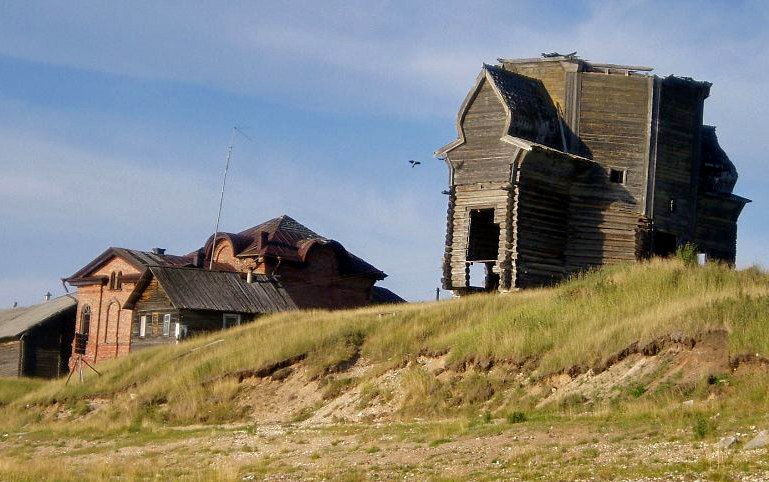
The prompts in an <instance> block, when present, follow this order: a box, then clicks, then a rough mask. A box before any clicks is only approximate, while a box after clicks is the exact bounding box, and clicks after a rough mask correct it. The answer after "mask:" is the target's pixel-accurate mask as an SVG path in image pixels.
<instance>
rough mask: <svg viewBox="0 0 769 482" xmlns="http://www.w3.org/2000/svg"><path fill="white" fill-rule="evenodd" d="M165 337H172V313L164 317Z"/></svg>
mask: <svg viewBox="0 0 769 482" xmlns="http://www.w3.org/2000/svg"><path fill="white" fill-rule="evenodd" d="M163 336H171V313H166V314H164V315H163Z"/></svg>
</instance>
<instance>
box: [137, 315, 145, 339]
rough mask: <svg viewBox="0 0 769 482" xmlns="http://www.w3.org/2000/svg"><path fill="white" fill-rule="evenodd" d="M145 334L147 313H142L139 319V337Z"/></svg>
mask: <svg viewBox="0 0 769 482" xmlns="http://www.w3.org/2000/svg"><path fill="white" fill-rule="evenodd" d="M145 336H147V315H142V316H141V318H140V319H139V338H144V337H145Z"/></svg>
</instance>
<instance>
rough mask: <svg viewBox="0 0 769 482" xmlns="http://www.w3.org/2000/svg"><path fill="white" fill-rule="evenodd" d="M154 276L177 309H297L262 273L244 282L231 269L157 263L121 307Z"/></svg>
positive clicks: (132, 304) (133, 302)
mask: <svg viewBox="0 0 769 482" xmlns="http://www.w3.org/2000/svg"><path fill="white" fill-rule="evenodd" d="M153 276H154V277H155V279H157V281H158V284H159V285H160V287H161V288H162V289H163V291H165V293H166V295H167V296H168V299H169V301H170V302H171V304H172V305H173V306H174V307H175V308H177V309H188V310H212V311H224V312H233V313H252V314H255V313H272V312H277V311H287V310H293V309H296V305H295V304H294V302H293V300H292V299H291V298H290V297H289V295H288V293H286V291H285V290H284V289H283V287H282V286H281V285H280V283H278V282H277V281H276V280H274V279H273V278H270V277H268V276H265V275H258V274H255V275H253V280H254V282H253V283H247V282H246V280H244V279H243V278H242V276H241V274H240V273H235V272H230V271H208V270H205V269H198V268H180V267H159V266H152V267H150V268H149V269H148V270H147V272H145V274H144V275H143V276H142V278H141V279H140V280H139V283H138V284H137V285H136V287H135V288H134V291H133V292H132V293H131V295H130V296H129V298H128V301H127V302H126V304H125V306H124V308H126V309H129V310H132V309H134V307H135V305H136V302H137V301H138V300H139V298H140V296H141V293H142V292H143V291H144V289H145V288H146V287H147V285H148V284H149V282H150V280H151V278H152V277H153Z"/></svg>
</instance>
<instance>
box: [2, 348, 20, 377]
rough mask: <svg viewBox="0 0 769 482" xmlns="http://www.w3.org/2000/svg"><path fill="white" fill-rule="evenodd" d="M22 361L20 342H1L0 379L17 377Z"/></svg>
mask: <svg viewBox="0 0 769 482" xmlns="http://www.w3.org/2000/svg"><path fill="white" fill-rule="evenodd" d="M20 361H21V343H20V342H19V341H18V340H12V341H4V342H0V377H17V376H19V375H20V373H19V369H20V368H21V365H20Z"/></svg>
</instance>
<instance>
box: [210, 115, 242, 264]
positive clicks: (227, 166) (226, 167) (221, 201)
mask: <svg viewBox="0 0 769 482" xmlns="http://www.w3.org/2000/svg"><path fill="white" fill-rule="evenodd" d="M238 132H240V130H239V129H238V128H237V127H233V128H232V135H231V136H230V146H229V147H228V148H227V161H226V162H225V163H224V178H223V179H222V194H221V196H219V212H218V213H217V214H216V227H214V242H213V245H212V246H211V262H210V263H209V264H208V269H209V270H212V269H214V255H215V253H216V236H217V235H218V234H219V220H221V218H222V204H224V187H225V186H226V185H227V171H228V170H229V169H230V158H231V157H232V147H233V146H234V145H235V134H237V133H238Z"/></svg>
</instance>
